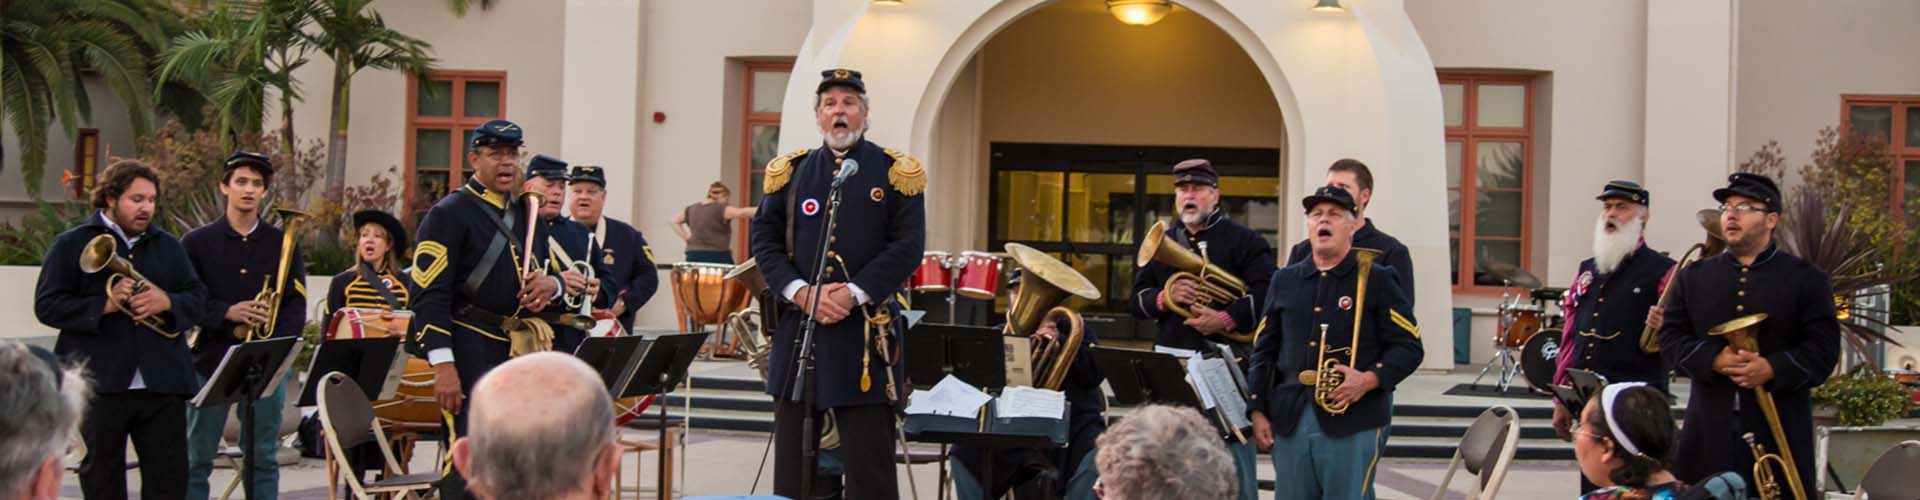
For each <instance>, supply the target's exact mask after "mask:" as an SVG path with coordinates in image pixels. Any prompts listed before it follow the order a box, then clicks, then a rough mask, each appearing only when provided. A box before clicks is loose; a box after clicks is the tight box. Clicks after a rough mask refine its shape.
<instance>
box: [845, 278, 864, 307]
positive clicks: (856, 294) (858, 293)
mask: <svg viewBox="0 0 1920 500" xmlns="http://www.w3.org/2000/svg"><path fill="white" fill-rule="evenodd" d="M847 291H849V292H853V305H860V304H865V303H867V302H869V301H868V300H867V291H866V290H861V289H860V285H855V284H852V283H848V284H847Z"/></svg>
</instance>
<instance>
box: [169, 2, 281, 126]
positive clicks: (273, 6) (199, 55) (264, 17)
mask: <svg viewBox="0 0 1920 500" xmlns="http://www.w3.org/2000/svg"><path fill="white" fill-rule="evenodd" d="M308 11H309V4H308V2H307V1H303V0H235V1H228V2H220V3H218V4H216V5H214V6H212V7H210V8H208V9H207V10H206V11H205V12H203V13H202V14H201V15H200V16H198V17H196V18H194V20H193V24H194V29H193V30H192V31H190V32H187V33H185V34H182V35H180V36H177V37H174V39H173V44H172V46H171V47H169V48H168V49H167V51H166V53H165V54H163V55H162V57H161V66H160V71H159V72H158V79H159V80H160V81H162V82H172V81H177V82H182V83H186V84H187V85H188V86H191V87H193V88H194V89H196V90H198V91H199V92H200V94H201V95H203V96H205V97H206V98H207V100H208V101H209V102H210V103H211V104H212V105H213V107H214V110H215V112H216V113H217V115H218V116H217V117H216V118H217V120H216V129H217V130H219V131H220V134H221V136H222V137H223V138H224V139H225V140H228V141H231V140H232V139H233V138H235V137H239V136H242V135H247V134H259V133H260V132H262V131H263V129H264V127H265V125H264V124H263V120H264V115H265V110H266V99H267V90H268V89H272V90H274V92H275V93H276V94H277V95H278V98H279V100H280V137H281V138H282V141H281V142H280V144H281V152H282V153H285V154H288V155H292V154H293V145H294V143H295V141H294V134H293V102H294V101H296V100H299V99H300V90H299V86H298V83H299V82H298V81H297V80H295V79H294V78H293V71H294V70H296V69H299V68H300V66H302V65H305V64H306V63H307V52H308V46H307V45H306V44H305V43H302V41H301V37H302V36H304V35H303V34H302V33H301V31H302V30H303V29H304V28H305V26H306V25H307V24H308V21H307V19H308Z"/></svg>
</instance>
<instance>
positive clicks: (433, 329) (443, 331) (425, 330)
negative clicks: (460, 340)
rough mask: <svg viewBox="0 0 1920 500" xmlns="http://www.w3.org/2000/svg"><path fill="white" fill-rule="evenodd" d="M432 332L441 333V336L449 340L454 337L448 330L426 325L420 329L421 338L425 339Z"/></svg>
mask: <svg viewBox="0 0 1920 500" xmlns="http://www.w3.org/2000/svg"><path fill="white" fill-rule="evenodd" d="M432 332H439V333H440V334H441V335H446V336H447V337H448V338H452V337H453V334H450V333H447V329H445V328H441V327H438V326H434V325H425V326H421V327H420V336H421V337H422V338H425V337H426V336H427V334H428V333H432Z"/></svg>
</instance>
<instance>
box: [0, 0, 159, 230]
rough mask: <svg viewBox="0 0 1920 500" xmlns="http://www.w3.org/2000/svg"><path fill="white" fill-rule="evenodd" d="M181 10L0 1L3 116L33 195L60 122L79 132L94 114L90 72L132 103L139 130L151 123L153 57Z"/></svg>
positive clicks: (135, 2) (99, 0)
mask: <svg viewBox="0 0 1920 500" xmlns="http://www.w3.org/2000/svg"><path fill="white" fill-rule="evenodd" d="M174 17H175V14H174V13H173V12H172V11H171V10H169V9H167V8H166V7H165V6H163V5H160V4H158V3H156V2H151V1H143V0H63V1H57V2H56V1H8V2H0V82H3V84H0V87H4V89H5V90H4V96H3V97H0V103H3V104H4V106H0V107H3V108H4V112H3V113H0V114H4V115H5V117H6V120H7V122H8V124H9V125H11V126H12V127H13V130H14V134H15V135H16V137H17V138H18V139H19V141H20V145H21V148H20V149H21V153H20V155H21V156H20V159H21V162H20V165H21V169H20V173H21V177H22V179H23V180H24V181H25V182H26V187H27V193H28V194H29V195H32V196H33V197H35V198H38V197H39V196H40V178H41V175H42V172H43V170H44V168H45V166H46V161H47V133H48V132H49V130H48V129H49V128H50V127H51V126H53V124H54V122H55V120H58V123H59V125H60V128H61V129H62V130H63V131H65V132H66V133H67V136H68V137H72V136H73V134H74V132H75V131H76V130H77V129H78V127H79V124H80V123H81V122H83V121H90V120H91V119H92V115H93V105H92V99H91V98H90V97H89V95H88V93H87V90H86V78H87V77H88V75H87V72H89V71H93V72H98V74H99V77H100V78H101V79H102V80H103V81H104V82H105V83H106V84H107V87H108V88H109V89H112V91H113V93H114V94H115V95H117V96H118V97H119V98H120V100H121V101H122V102H123V103H124V104H125V106H126V112H127V121H128V122H129V123H130V124H131V125H132V126H133V129H134V133H135V134H140V135H144V134H146V133H147V132H148V130H149V129H151V128H152V126H153V124H152V108H153V103H152V101H153V93H152V91H151V89H152V88H153V85H152V83H151V82H150V81H149V80H148V78H147V68H148V61H149V60H150V59H151V58H152V57H153V54H157V53H158V52H159V51H160V49H161V48H162V47H164V46H165V45H166V28H167V27H168V26H170V25H174V24H177V23H175V22H174V21H173V18H174Z"/></svg>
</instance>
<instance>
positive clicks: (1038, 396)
mask: <svg viewBox="0 0 1920 500" xmlns="http://www.w3.org/2000/svg"><path fill="white" fill-rule="evenodd" d="M996 405H997V406H995V407H994V410H996V412H997V413H998V415H996V416H997V417H999V418H1051V419H1055V420H1058V419H1060V418H1061V416H1063V415H1066V413H1067V394H1066V393H1064V392H1060V391H1049V390H1046V389H1037V388H1033V387H1008V388H1007V389H1006V390H1004V391H1000V399H999V400H998V401H996Z"/></svg>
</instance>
